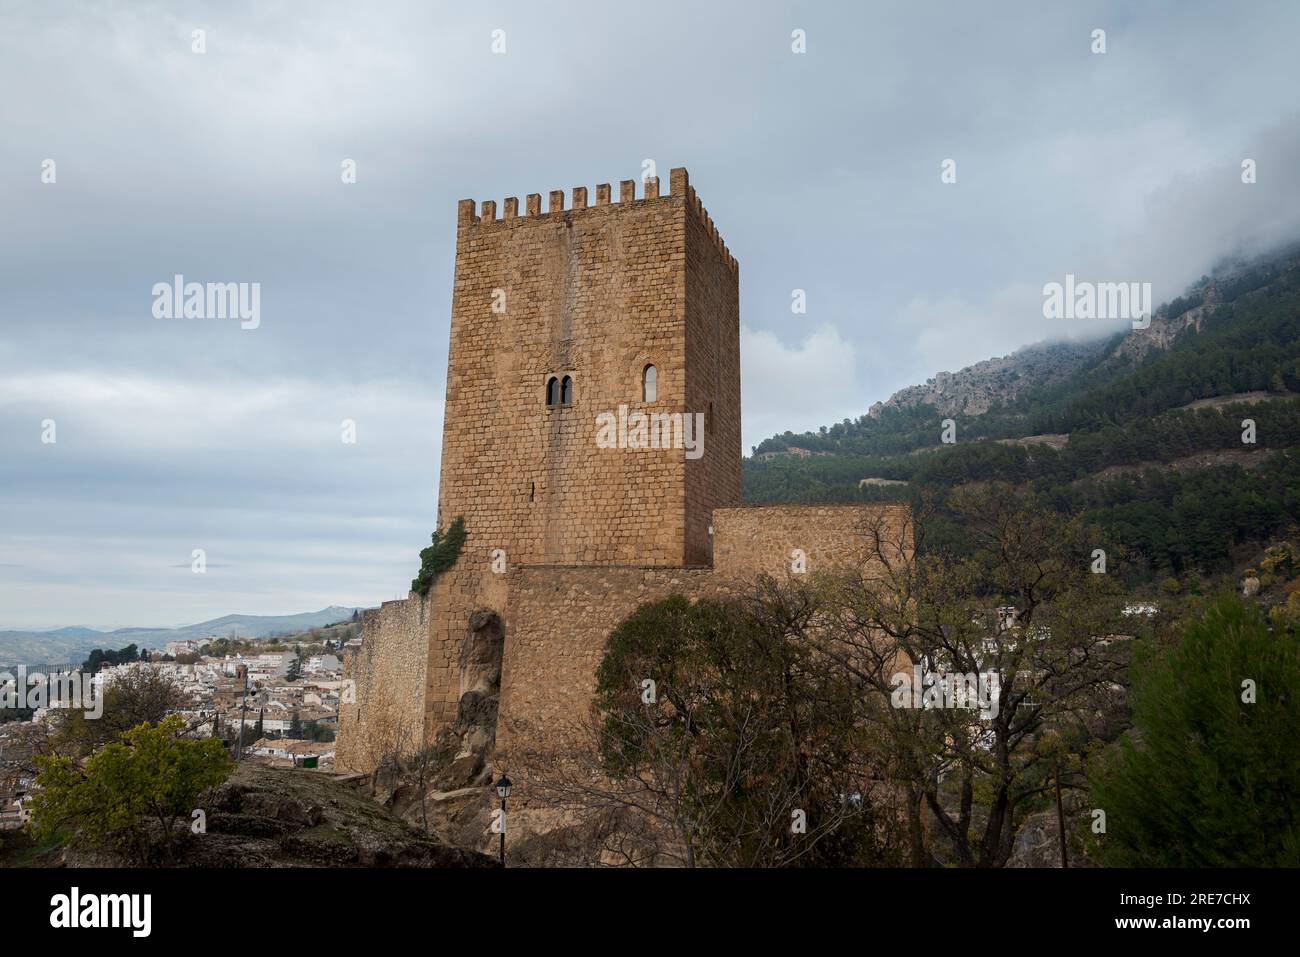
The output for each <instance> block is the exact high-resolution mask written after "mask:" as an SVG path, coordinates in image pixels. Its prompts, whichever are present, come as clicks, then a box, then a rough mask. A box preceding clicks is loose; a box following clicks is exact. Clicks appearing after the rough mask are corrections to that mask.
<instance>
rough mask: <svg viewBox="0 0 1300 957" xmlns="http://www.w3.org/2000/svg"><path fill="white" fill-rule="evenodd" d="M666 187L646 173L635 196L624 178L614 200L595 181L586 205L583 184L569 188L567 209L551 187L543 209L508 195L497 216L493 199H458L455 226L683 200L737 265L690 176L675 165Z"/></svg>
mask: <svg viewBox="0 0 1300 957" xmlns="http://www.w3.org/2000/svg"><path fill="white" fill-rule="evenodd" d="M668 182H669V188H668V192H667V193H662V194H661V193H660V191H659V177H657V176H647V177H646V178H645V179H644V180H643V181H642V190H641V198H640V199H638V198H637V195H636V193H637V189H636V180H634V179H625V180H621V181H620V182H619V184H618V200H617V201H614V199H613V193H612V190H611V188H610V184H609V183H599V184H597V186H596V201H595V203H594V204H589V202H588V194H587V187H585V186H575V187H573V191H572V193H573V201H572V205H571V206H570V207H568V208H566V207H565V194H564V190H562V189H553V190H551V191H550V194H549V196H548V199H547V208H546V211H545V212H543V211H542V194H541V193H529V194H528V195H527V196H525V197H524V211H523V213H522V214H521V213H520V211H519V198H518V197H517V196H509V197H507V198H506V200H505V201H504V203H502V211H501V215H500V216H498V215H497V203H496V200H492V199H489V200H484V201H483V203H482V204H481V205H480V204H478V203H476V202H475V201H474V200H472V199H462V200H461V201H460V202H459V203H458V204H457V209H456V228H457V230H458V231H459V230H477V229H480V228H484V227H487V228H501V227H506V228H508V227H510V226H517V225H521V224H524V223H527V222H530V221H532V220H538V219H542V220H550V219H555V218H560V217H566V216H567V217H571V216H574V215H575V214H583V215H585V214H593V215H596V214H601V213H603V214H608V213H610V212H611V211H616V210H618V209H621V208H622V209H625V208H627V207H632V206H638V207H640V206H644V205H645V204H647V203H660V202H677V203H684V204H685V206H686V208H687V209H688V210H690V211H691V212H692V213H693V214H694V216H695V217H696V218H697V219H698V220H699V222H700V223H701V224H702V225H703V226H704V228H705V230H706V231H707V232H708V234H709V236H710V237H712V239H713V244H714V245H715V246H716V247H717V249H718V252H719V254H720V255H721V256H722V259H723V261H724V262H725V263H726V264H727V266H728V267H729V268H730V269H731V270H733V271H734V270H736V269H738V268H739V264H738V263H737V261H736V257H735V256H733V255H732V254H731V251H730V250H729V249H728V248H727V244H726V243H725V242H724V241H723V239H722V236H721V234H720V233H719V232H718V227H717V226H716V225H714V222H713V219H712V218H711V217H710V216H709V213H708V210H706V209H705V208H704V204H703V203H701V202H700V197H699V196H698V195H697V194H696V192H695V189H694V187H692V186H691V185H690V179H689V176H688V175H687V172H686V169H685V167H680V166H679V167H676V168H675V169H672V170H669V173H668Z"/></svg>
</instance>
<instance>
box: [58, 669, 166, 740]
mask: <svg viewBox="0 0 1300 957" xmlns="http://www.w3.org/2000/svg"><path fill="white" fill-rule="evenodd" d="M102 694H103V696H104V703H103V714H102V715H101V716H100V717H98V718H93V717H88V716H87V715H86V713H85V712H84V711H83V710H81V709H77V708H71V709H64V708H59V709H55V710H53V711H51V712H50V720H51V730H50V744H51V747H52V748H53V750H54V751H55V752H56V753H59V754H65V755H68V756H71V757H84V756H86V755H89V754H91V753H92V752H94V751H95V750H97V749H98V748H101V747H103V746H104V745H106V744H109V743H110V742H113V741H117V740H118V739H119V738H120V737H121V736H122V735H123V734H125V733H126V732H127V731H130V730H131V729H132V728H134V727H136V726H137V725H139V724H143V723H149V724H156V723H157V722H159V721H161V720H162V719H163V718H164V717H166V716H167V715H168V714H169V713H170V712H172V711H174V710H176V709H177V708H178V707H180V704H181V698H182V695H181V689H180V687H179V686H178V685H177V684H176V682H175V681H173V680H172V679H171V678H169V677H167V676H166V675H162V674H160V673H158V672H157V671H155V670H154V669H153V668H133V669H130V670H127V671H123V672H121V673H119V674H115V675H114V676H113V680H112V681H111V682H109V684H108V687H107V688H105V689H104V690H103V692H102Z"/></svg>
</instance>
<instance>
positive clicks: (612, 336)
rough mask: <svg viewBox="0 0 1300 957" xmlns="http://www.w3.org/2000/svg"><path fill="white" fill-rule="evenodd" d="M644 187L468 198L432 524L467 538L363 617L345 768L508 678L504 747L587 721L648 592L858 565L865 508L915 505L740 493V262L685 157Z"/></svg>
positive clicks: (411, 744) (343, 732)
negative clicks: (402, 595) (609, 654)
mask: <svg viewBox="0 0 1300 957" xmlns="http://www.w3.org/2000/svg"><path fill="white" fill-rule="evenodd" d="M635 192H636V182H635V181H632V180H627V181H624V182H622V183H621V184H620V187H619V197H618V201H617V202H613V198H612V197H611V193H610V187H609V186H608V185H600V186H597V187H596V195H595V203H594V204H589V203H588V196H587V190H586V188H585V187H578V188H576V189H574V190H573V200H572V207H571V208H569V209H566V208H565V195H564V193H563V192H562V191H555V192H552V193H551V194H550V201H549V208H548V210H547V211H546V212H545V213H543V212H542V209H541V196H540V195H539V194H532V195H529V196H528V197H527V198H526V201H525V208H524V211H523V214H522V215H521V214H520V210H519V203H518V200H517V199H514V198H511V199H507V200H505V202H504V204H503V209H502V216H501V218H498V217H497V207H496V203H495V202H493V201H487V202H484V203H483V204H482V205H481V207H478V206H477V204H476V203H475V201H474V200H470V199H466V200H461V202H460V205H459V209H458V215H457V232H456V276H455V285H454V289H453V293H452V310H451V344H450V351H449V361H448V370H447V399H446V410H445V422H444V429H443V446H442V465H441V479H440V485H439V500H438V524H439V526H440V527H446V526H447V525H449V524H450V523H451V522H452V521H454V520H455V519H456V518H457V517H463V518H464V520H465V528H466V531H467V533H468V537H467V540H466V544H465V549H464V551H463V552H462V554H461V556H460V558H459V560H458V561H457V563H456V565H455V566H454V567H453V568H451V569H450V570H448V571H446V572H444V573H442V574H441V575H439V576H438V577H437V579H436V580H435V582H434V584H433V587H432V588H431V589H430V591H429V594H428V595H427V596H423V597H422V596H418V595H415V594H412V595H411V596H410V597H409V598H408V599H405V600H401V601H393V602H385V603H384V604H383V605H382V606H381V607H380V608H379V609H376V610H373V611H370V612H367V613H365V616H364V618H363V640H362V643H361V646H360V647H359V648H355V649H353V650H352V651H351V652H350V653H349V654H348V655H347V656H346V659H345V669H346V673H347V675H348V677H349V679H350V681H351V682H352V685H351V688H350V689H349V690H350V691H351V693H352V695H353V696H352V697H351V699H350V700H345V703H344V704H343V705H342V706H341V707H340V714H339V735H338V756H337V759H336V760H337V763H338V764H339V766H341V767H345V768H353V769H356V770H370V769H371V768H372V767H373V766H374V763H375V762H376V761H377V760H378V758H379V757H380V756H382V754H384V753H386V752H388V751H391V750H393V749H394V748H399V747H400V748H405V749H414V748H416V747H419V746H420V744H421V743H422V742H425V741H429V740H431V739H432V737H433V736H434V735H435V734H436V733H437V732H438V731H439V730H440V729H443V728H447V727H449V726H451V725H452V724H453V722H456V721H457V718H458V715H459V716H460V721H459V722H458V724H457V727H458V728H459V727H460V726H461V725H464V724H465V715H466V713H467V711H471V710H474V708H475V707H477V705H476V702H479V701H480V700H481V699H482V697H483V696H484V695H491V696H497V695H498V693H499V713H500V717H501V721H500V722H497V724H496V727H495V729H494V733H495V744H496V748H497V752H498V754H502V753H504V752H505V751H506V749H508V746H509V744H510V738H511V734H512V732H511V731H510V730H509V728H510V725H511V723H512V721H513V722H515V723H518V722H523V723H525V724H528V725H530V726H533V727H537V728H542V729H549V728H558V727H559V726H560V725H563V724H564V723H566V722H568V721H571V720H573V719H576V718H578V717H580V716H581V714H582V713H583V712H584V711H585V709H586V707H587V706H588V704H589V702H590V696H591V691H592V689H593V687H594V683H595V677H594V676H595V670H596V666H597V664H598V663H599V661H600V657H601V655H602V654H603V650H604V644H605V640H606V638H607V637H608V635H609V632H610V630H612V628H613V627H614V626H615V625H616V624H617V623H618V622H619V621H621V620H622V619H623V618H625V617H626V616H627V615H629V614H630V613H631V612H632V611H634V610H635V609H636V607H637V606H638V605H640V604H642V603H643V602H647V601H653V600H656V599H658V598H662V597H665V596H667V595H668V594H672V593H685V594H688V595H692V596H701V595H713V594H719V593H722V594H725V593H727V592H729V591H730V590H732V589H733V588H734V587H735V586H736V584H737V583H740V582H744V581H747V580H752V579H753V577H754V576H755V575H757V574H758V573H760V572H767V573H771V574H785V573H787V572H788V569H789V556H790V554H791V552H792V549H798V550H799V554H801V555H803V556H804V562H803V564H804V566H806V567H808V568H813V567H816V566H819V565H820V566H824V565H829V564H832V563H835V562H841V561H851V560H854V557H855V555H856V554H857V552H858V551H860V546H861V544H862V541H863V540H862V537H861V535H860V534H859V533H860V526H861V523H862V522H863V521H864V520H866V519H867V518H869V516H870V515H871V514H876V513H880V512H881V511H884V512H887V513H888V514H889V515H890V516H891V517H892V518H891V520H892V519H893V518H896V519H897V521H899V522H901V523H904V524H905V523H906V522H907V521H908V516H907V513H906V509H905V508H902V509H900V508H899V507H897V506H886V507H879V506H856V505H847V506H846V505H839V506H768V507H762V508H755V507H745V506H741V505H740V495H741V478H740V471H741V469H740V466H741V449H740V307H739V267H738V264H737V262H736V260H735V258H734V257H733V256H732V255H731V253H730V252H729V251H728V250H727V247H726V245H725V244H724V243H723V241H722V239H721V238H720V236H719V234H718V230H717V228H716V227H715V226H714V225H713V222H712V220H711V219H710V217H709V214H708V213H707V212H706V211H705V209H704V207H703V205H702V204H701V203H700V200H699V198H698V197H697V196H696V194H695V190H694V189H693V188H692V187H691V185H690V182H689V179H688V177H687V173H686V170H685V169H674V170H672V171H671V173H670V176H669V189H668V192H667V194H666V195H660V190H659V181H658V180H657V179H656V178H648V179H646V180H645V181H644V191H643V196H642V197H641V198H640V199H637V198H636V195H635ZM647 421H648V422H649V427H648V428H647V427H646V423H647ZM602 424H603V425H604V427H605V428H607V429H608V431H606V432H604V433H602V431H601V429H602ZM611 433H612V434H613V435H615V436H616V437H617V441H614V442H611V441H609V439H610V435H611ZM646 446H648V447H646ZM489 632H491V634H489ZM485 649H487V650H486V651H485ZM493 654H495V655H496V656H498V657H497V659H496V660H497V661H498V662H499V670H498V667H497V666H496V665H495V664H494V663H493V662H490V661H486V659H487V658H490V657H491V656H492V655H493ZM498 674H499V687H498V685H497V681H498V678H497V675H498ZM480 710H481V709H480Z"/></svg>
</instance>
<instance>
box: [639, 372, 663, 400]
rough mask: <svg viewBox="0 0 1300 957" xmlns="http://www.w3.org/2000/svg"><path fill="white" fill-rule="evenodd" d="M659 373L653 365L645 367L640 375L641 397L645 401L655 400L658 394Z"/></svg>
mask: <svg viewBox="0 0 1300 957" xmlns="http://www.w3.org/2000/svg"><path fill="white" fill-rule="evenodd" d="M658 380H659V373H658V371H657V370H656V369H655V367H654V366H652V365H649V366H646V367H645V372H643V373H642V376H641V398H642V399H643V400H644V401H646V402H653V401H655V397H656V396H657V395H658V394H659V385H658Z"/></svg>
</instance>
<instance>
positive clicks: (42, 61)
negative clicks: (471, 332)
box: [0, 0, 1300, 629]
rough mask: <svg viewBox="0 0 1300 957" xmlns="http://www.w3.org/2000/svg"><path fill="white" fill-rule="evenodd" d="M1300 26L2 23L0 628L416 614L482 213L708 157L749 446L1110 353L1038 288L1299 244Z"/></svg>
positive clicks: (687, 12) (1232, 9)
mask: <svg viewBox="0 0 1300 957" xmlns="http://www.w3.org/2000/svg"><path fill="white" fill-rule="evenodd" d="M547 7H551V8H553V9H550V10H548V9H545V8H547ZM1297 27H1300V6H1297V5H1296V4H1294V3H1290V2H1278V3H1262V2H1256V3H1251V4H1245V5H1242V4H1228V3H1219V4H1208V3H1204V4H1203V3H1194V2H1186V0H1180V2H1177V3H1174V2H1170V3H1154V2H1148V3H1140V4H1134V3H1131V2H1117V3H1088V4H1072V5H1069V7H1068V9H1067V5H1065V4H1054V3H1053V4H1047V3H1041V2H1034V3H1026V4H1023V5H1022V4H1011V3H1001V4H999V3H979V4H975V3H969V2H952V3H935V4H927V3H919V2H916V0H910V2H904V3H899V4H878V3H862V2H853V3H843V4H832V3H757V2H754V0H738V2H734V3H722V2H710V3H703V2H699V0H695V2H681V3H676V2H672V3H656V4H651V5H644V4H633V3H618V2H612V0H603V2H598V3H591V4H581V3H574V2H568V0H566V2H563V3H559V2H557V3H553V4H543V3H540V2H537V0H529V2H525V3H518V4H513V3H495V4H494V3H474V4H448V3H431V2H428V0H420V2H410V3H400V2H382V0H376V2H368V3H355V2H346V3H333V2H311V3H307V2H294V3H287V2H286V3H274V2H265V0H263V2H257V3H251V2H231V0H222V2H213V3H186V4H175V3H164V2H158V3H150V2H143V0H136V2H131V3H126V2H123V3H49V2H44V0H30V2H21V3H16V2H10V0H0V91H2V92H0V629H3V628H33V627H54V626H59V625H70V624H88V625H92V626H116V625H125V624H133V625H163V624H179V623H187V622H194V621H199V620H203V619H206V618H210V617H215V616H218V615H222V614H227V613H233V612H242V613H251V614H280V613H292V612H299V611H306V610H312V609H317V608H321V607H323V606H325V605H330V604H358V605H367V604H374V603H376V602H378V601H381V600H386V599H390V598H395V597H399V596H404V595H405V591H406V586H407V583H408V582H409V580H410V578H411V577H412V576H413V574H414V572H415V570H416V565H417V564H418V559H417V553H418V551H419V549H420V548H421V547H423V545H425V544H427V541H428V535H429V532H430V531H431V530H432V525H433V521H434V514H435V508H436V501H437V478H438V477H437V467H438V461H439V443H440V431H441V428H442V401H443V394H444V389H445V373H446V362H447V334H448V315H449V311H450V302H451V279H452V267H453V251H454V239H455V214H456V201H457V200H458V199H460V198H462V197H469V196H472V197H475V198H477V199H479V200H480V201H481V200H485V199H496V200H497V201H498V203H499V202H500V200H501V199H503V198H504V197H507V196H519V197H523V196H524V194H526V193H531V192H539V193H546V192H548V191H549V190H552V189H559V188H563V189H566V190H568V189H570V188H571V187H573V186H578V185H585V186H588V187H594V186H595V184H597V183H606V182H609V183H617V182H618V181H619V180H621V179H632V178H637V177H638V176H639V175H640V172H641V169H642V164H643V162H644V161H645V160H646V159H650V160H653V161H654V163H655V164H656V166H657V168H658V169H659V171H660V172H661V174H662V175H663V176H664V180H665V182H666V171H667V170H668V169H669V168H670V167H672V166H686V167H688V168H689V170H690V173H691V181H692V184H693V185H694V186H695V187H696V188H697V190H698V191H699V194H700V197H701V198H702V200H703V201H704V203H705V205H706V206H707V208H708V209H709V211H710V213H711V215H712V217H713V219H714V221H715V222H716V223H717V225H718V228H719V229H720V231H721V232H722V234H723V236H724V237H725V239H726V241H727V243H728V245H729V247H730V249H731V250H732V252H733V253H734V254H735V255H736V257H737V258H738V259H739V261H740V277H741V323H742V367H743V374H744V377H745V378H744V398H743V404H744V408H743V415H744V447H745V449H746V450H747V451H748V449H749V448H750V447H751V446H753V445H755V444H757V443H758V442H759V441H761V440H762V439H763V438H764V437H766V436H768V435H771V434H774V433H778V432H782V431H785V430H786V429H791V430H794V431H802V430H804V429H813V428H816V427H817V426H819V425H823V424H829V423H831V422H834V421H838V420H840V419H843V418H845V417H856V416H858V415H861V414H862V413H863V412H865V411H866V409H867V407H868V406H869V405H870V404H871V403H872V402H875V401H877V400H880V399H884V398H886V397H887V396H888V395H889V394H890V393H891V392H893V391H894V390H896V389H898V388H901V387H903V386H906V385H910V384H913V383H916V382H921V381H924V380H925V379H926V378H928V377H930V376H931V375H933V374H934V373H935V372H937V371H940V370H945V369H947V370H955V369H957V368H960V367H962V366H964V365H969V364H971V363H973V362H976V361H978V360H980V359H984V358H988V357H990V356H994V355H1004V354H1006V353H1008V352H1010V351H1012V350H1014V349H1015V348H1017V347H1018V346H1021V345H1025V344H1028V343H1030V342H1035V341H1039V340H1042V339H1046V338H1053V337H1059V336H1062V335H1098V334H1103V333H1109V332H1112V331H1114V330H1115V329H1117V328H1119V327H1120V326H1119V325H1116V324H1114V323H1110V324H1107V323H1101V322H1098V321H1096V320H1094V321H1092V322H1091V323H1089V322H1078V323H1074V324H1067V323H1064V322H1061V321H1059V320H1058V321H1055V322H1053V321H1049V320H1046V319H1044V318H1043V316H1042V287H1043V284H1044V283H1046V282H1051V281H1062V280H1063V279H1064V276H1065V274H1066V273H1074V274H1075V275H1077V276H1079V277H1080V278H1082V279H1092V280H1094V281H1129V280H1131V281H1149V282H1151V283H1152V284H1153V290H1154V297H1155V299H1156V301H1157V302H1159V301H1163V300H1167V299H1170V298H1172V297H1173V296H1175V295H1177V294H1178V293H1180V292H1181V291H1182V290H1183V287H1184V285H1185V284H1186V283H1187V282H1189V281H1190V280H1192V279H1194V278H1195V277H1197V276H1199V275H1201V274H1202V273H1203V272H1205V271H1206V270H1207V269H1208V268H1209V267H1210V266H1211V265H1212V264H1213V263H1214V262H1215V261H1216V260H1217V259H1218V258H1219V257H1221V256H1224V255H1228V254H1233V253H1237V252H1249V251H1251V250H1255V249H1260V248H1263V247H1266V246H1268V245H1270V244H1272V243H1274V242H1276V241H1278V240H1281V239H1286V238H1293V237H1296V236H1298V235H1300V188H1298V184H1297V179H1296V177H1297V175H1300V121H1298V117H1297V112H1296V111H1297V109H1298V107H1297V101H1296V91H1297V90H1300V58H1298V57H1297V56H1296V55H1295V48H1296V37H1297V35H1300V34H1298V31H1297ZM196 29H202V30H204V31H205V37H204V39H205V44H206V52H204V53H195V52H194V51H193V49H192V47H193V44H194V40H193V31H194V30H196ZM1095 29H1104V30H1105V31H1106V37H1105V42H1106V52H1105V53H1104V54H1096V53H1093V52H1091V47H1092V45H1093V40H1092V36H1091V34H1092V31H1093V30H1095ZM496 30H502V31H504V40H505V52H504V53H494V52H493V32H494V31H496ZM794 30H803V31H805V35H806V52H805V53H802V54H797V53H794V52H792V49H791V45H792V40H791V34H792V31H794ZM50 159H52V160H54V162H55V165H54V174H55V175H54V179H55V181H54V182H53V183H49V182H43V181H42V177H43V170H44V169H45V168H46V167H45V166H44V163H45V161H46V160H50ZM347 159H351V160H354V161H355V163H356V171H357V175H356V182H355V184H344V183H343V182H342V181H341V175H340V171H341V164H342V163H343V161H344V160H347ZM946 159H952V160H955V162H956V172H957V182H956V183H954V184H945V183H942V182H941V177H940V173H941V164H942V163H943V162H944V160H946ZM1244 159H1254V160H1255V161H1256V165H1257V176H1258V182H1256V183H1254V184H1250V185H1247V184H1243V183H1242V181H1241V164H1242V161H1243V160H1244ZM46 178H48V176H47V177H46ZM177 273H180V274H183V275H184V276H186V277H187V278H190V279H194V280H199V281H232V282H257V283H260V284H261V324H260V326H259V327H258V328H256V329H241V328H240V326H239V323H238V322H235V321H221V320H198V319H172V320H166V319H157V318H155V317H154V316H153V314H152V311H151V310H152V306H153V295H152V291H151V290H152V287H153V284H154V283H157V282H168V281H170V280H171V277H172V276H173V275H174V274H177ZM794 289H803V290H805V292H806V296H807V304H808V307H807V312H806V314H793V313H792V312H791V308H790V304H791V294H792V290H794ZM343 419H352V420H354V421H355V422H356V424H357V426H356V427H357V441H356V443H355V444H345V443H344V442H342V441H341V437H340V423H341V421H342V420H343ZM45 420H53V422H54V424H55V438H56V441H54V442H53V443H50V442H42V435H43V432H45V431H47V430H46V429H45V428H44V427H43V422H44V421H45ZM196 548H201V549H203V550H204V551H205V552H206V556H207V572H206V574H202V575H198V574H194V573H193V572H192V571H191V555H192V553H193V550H194V549H196Z"/></svg>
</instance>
